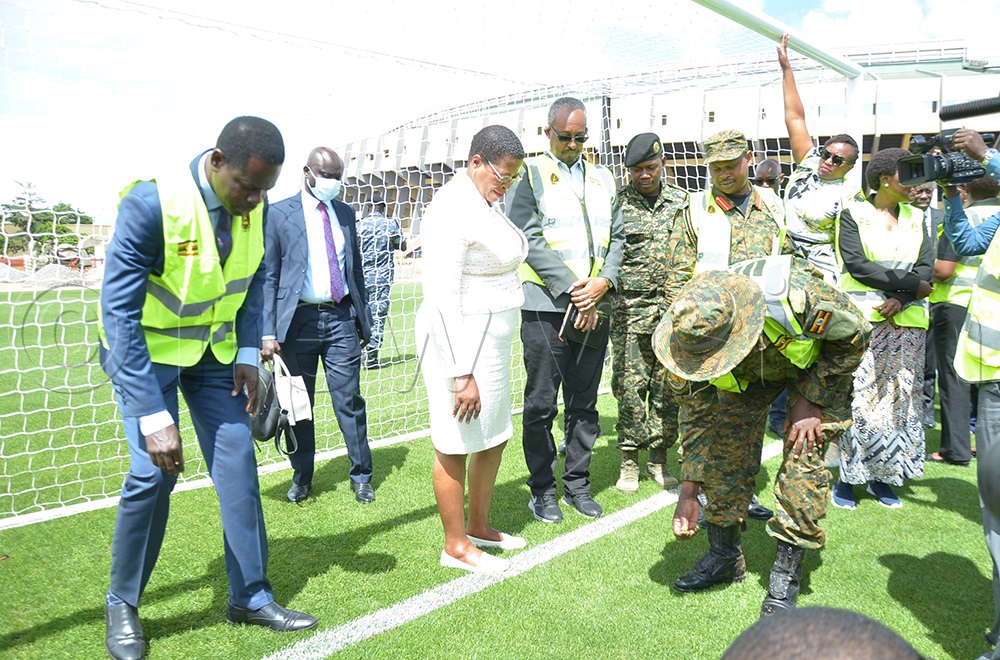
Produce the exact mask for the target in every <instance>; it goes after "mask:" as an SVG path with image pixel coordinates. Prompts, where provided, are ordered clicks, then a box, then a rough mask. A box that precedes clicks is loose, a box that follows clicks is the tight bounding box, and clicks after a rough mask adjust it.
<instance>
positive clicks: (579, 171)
mask: <svg viewBox="0 0 1000 660" xmlns="http://www.w3.org/2000/svg"><path fill="white" fill-rule="evenodd" d="M549 154H550V155H551V156H552V159H553V160H555V161H556V167H558V168H559V171H561V172H564V173H565V174H566V176H567V177H568V178H569V182H570V184H571V185H572V186H573V192H575V193H576V196H577V197H579V198H580V199H583V177H584V172H583V154H580V157H579V158H577V159H576V162H575V163H573V165H572V166H570V165H567V164H566V163H564V162H563V161H561V160H559V159H558V158H556V155H555V154H553V153H552V152H551V151H550V152H549Z"/></svg>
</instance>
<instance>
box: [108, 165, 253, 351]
mask: <svg viewBox="0 0 1000 660" xmlns="http://www.w3.org/2000/svg"><path fill="white" fill-rule="evenodd" d="M154 181H155V182H156V188H157V192H158V195H159V198H160V211H161V213H162V215H163V251H164V255H163V274H162V275H156V274H150V276H149V280H148V281H147V283H146V301H145V303H144V304H143V307H142V328H143V331H144V334H145V337H146V345H147V347H148V348H149V357H150V359H151V360H152V361H153V362H156V363H158V364H170V365H176V366H179V367H190V366H192V365H195V364H197V363H198V361H199V360H201V358H202V356H203V355H204V353H205V351H206V350H207V349H208V348H209V347H211V349H212V353H213V354H214V355H215V358H216V359H217V360H218V361H219V362H220V363H222V364H230V363H231V362H233V360H234V359H236V353H237V349H238V345H237V341H236V327H235V324H236V313H237V312H238V311H239V309H240V307H241V306H242V305H243V300H244V299H245V298H246V293H247V289H248V288H249V286H250V281H251V280H252V279H253V276H254V274H255V273H256V272H257V268H258V267H259V266H260V262H261V260H262V259H263V258H264V231H263V229H264V204H263V203H261V204H260V205H258V206H257V208H255V209H254V210H253V211H251V212H250V214H249V215H248V216H245V217H243V218H234V219H233V228H232V237H233V247H232V252H230V254H229V257H228V258H227V259H226V264H225V266H221V265H220V263H219V249H218V246H217V245H216V236H215V230H214V227H213V224H212V218H211V216H210V214H209V211H208V208H207V207H206V206H205V200H204V199H203V198H202V196H201V190H200V188H199V186H198V184H197V182H196V181H195V180H194V178H193V177H192V176H190V175H186V176H181V178H180V179H177V178H176V177H169V178H168V177H162V178H161V177H157V178H156V179H154ZM137 183H140V182H139V181H135V182H133V183H132V184H130V185H129V186H128V187H126V188H125V189H124V190H123V191H122V192H121V195H120V197H122V198H124V197H125V195H127V194H128V192H129V191H130V190H132V188H133V187H134V186H135V185H136V184H137ZM98 318H99V319H100V318H101V317H100V315H99V316H98ZM99 334H100V337H101V341H102V343H103V344H104V346H105V348H108V343H107V339H106V338H105V335H104V328H103V325H99Z"/></svg>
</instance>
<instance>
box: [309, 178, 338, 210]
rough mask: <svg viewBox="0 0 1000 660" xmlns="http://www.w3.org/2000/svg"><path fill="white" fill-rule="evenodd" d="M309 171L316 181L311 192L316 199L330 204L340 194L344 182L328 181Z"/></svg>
mask: <svg viewBox="0 0 1000 660" xmlns="http://www.w3.org/2000/svg"><path fill="white" fill-rule="evenodd" d="M309 171H310V172H311V173H312V175H313V178H314V179H315V183H313V185H312V188H311V189H310V190H311V191H312V194H313V196H314V197H315V198H316V199H318V200H320V201H321V202H329V201H330V200H331V199H334V198H336V196H337V195H339V194H340V188H341V187H342V186H343V182H342V181H341V180H340V179H326V178H323V177H321V176H316V173H315V172H313V171H312V170H309Z"/></svg>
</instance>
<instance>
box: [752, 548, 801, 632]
mask: <svg viewBox="0 0 1000 660" xmlns="http://www.w3.org/2000/svg"><path fill="white" fill-rule="evenodd" d="M804 553H805V548H800V547H798V546H794V545H790V544H788V543H785V542H784V541H778V554H777V556H776V557H775V558H774V567H773V568H772V569H771V581H770V583H769V584H768V586H767V597H765V598H764V604H763V605H762V606H761V608H760V616H761V618H763V617H765V616H770V615H772V614H774V613H775V612H778V611H780V610H790V609H792V608H793V607H795V599H796V598H797V597H798V595H799V580H800V579H801V578H802V555H803V554H804Z"/></svg>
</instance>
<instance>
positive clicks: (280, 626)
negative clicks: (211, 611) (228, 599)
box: [226, 601, 317, 632]
mask: <svg viewBox="0 0 1000 660" xmlns="http://www.w3.org/2000/svg"><path fill="white" fill-rule="evenodd" d="M226 620H227V621H229V623H232V624H238V623H242V624H245V625H248V626H263V627H264V628H270V629H271V630H274V631H275V632H292V631H295V630H308V629H309V628H315V627H316V623H317V621H316V617H314V616H309V615H308V614H303V613H302V612H296V611H295V610H290V609H288V608H285V607H282V606H281V605H278V604H277V603H276V602H274V601H271V602H270V603H268V604H267V605H265V606H264V607H262V608H260V609H259V610H245V609H243V608H242V607H236V606H235V605H233V604H232V603H230V604H229V611H228V612H227V613H226Z"/></svg>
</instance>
